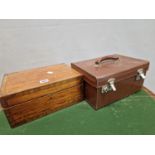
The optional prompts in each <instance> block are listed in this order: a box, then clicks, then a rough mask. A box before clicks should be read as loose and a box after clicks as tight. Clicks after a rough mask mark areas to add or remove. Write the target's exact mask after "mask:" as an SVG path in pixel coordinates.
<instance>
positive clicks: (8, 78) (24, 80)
mask: <svg viewBox="0 0 155 155" xmlns="http://www.w3.org/2000/svg"><path fill="white" fill-rule="evenodd" d="M78 76H81V74H80V73H78V72H77V71H75V70H74V69H72V68H71V67H70V66H69V65H66V64H58V65H52V66H46V67H40V68H34V69H30V70H25V71H20V72H14V73H10V74H6V75H4V78H3V81H2V85H1V89H0V93H1V94H0V97H6V96H9V95H13V94H17V93H20V92H23V91H28V90H33V89H37V88H39V87H42V86H46V85H49V84H50V85H51V84H54V83H57V82H59V81H63V80H67V79H72V78H75V77H78Z"/></svg>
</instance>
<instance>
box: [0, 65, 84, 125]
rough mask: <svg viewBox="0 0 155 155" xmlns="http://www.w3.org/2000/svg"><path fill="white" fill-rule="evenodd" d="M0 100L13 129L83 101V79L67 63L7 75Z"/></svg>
mask: <svg viewBox="0 0 155 155" xmlns="http://www.w3.org/2000/svg"><path fill="white" fill-rule="evenodd" d="M0 95H1V96H0V101H1V104H2V107H3V109H4V112H5V114H6V116H7V118H8V121H9V122H10V125H11V127H16V126H18V125H21V124H23V123H26V122H29V121H31V120H34V119H36V118H39V117H41V116H44V115H47V114H49V113H51V112H54V111H57V110H59V109H62V108H65V107H68V106H71V105H72V104H75V103H77V102H80V101H82V100H83V78H82V75H81V74H80V73H79V72H77V71H76V70H74V69H72V68H71V67H70V66H68V65H66V64H59V65H53V66H47V67H41V68H36V69H30V70H25V71H21V72H15V73H10V74H6V75H5V76H4V78H3V81H2V86H1V92H0Z"/></svg>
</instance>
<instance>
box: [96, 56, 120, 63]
mask: <svg viewBox="0 0 155 155" xmlns="http://www.w3.org/2000/svg"><path fill="white" fill-rule="evenodd" d="M118 59H119V57H118V56H114V55H108V56H105V57H102V58H101V59H99V60H96V61H95V65H100V64H102V63H104V62H107V61H108V62H109V61H116V60H118Z"/></svg>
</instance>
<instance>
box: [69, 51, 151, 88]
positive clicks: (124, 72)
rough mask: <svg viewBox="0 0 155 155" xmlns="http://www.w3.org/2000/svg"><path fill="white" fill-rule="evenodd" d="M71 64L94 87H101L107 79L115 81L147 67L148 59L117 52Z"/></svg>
mask: <svg viewBox="0 0 155 155" xmlns="http://www.w3.org/2000/svg"><path fill="white" fill-rule="evenodd" d="M71 66H72V67H73V68H74V69H76V70H78V71H79V72H81V73H82V74H84V78H85V80H86V81H87V82H89V83H90V84H91V85H93V86H94V87H101V86H102V85H103V84H105V83H107V81H108V79H110V78H115V82H117V81H120V80H122V79H124V78H129V77H130V76H134V75H136V74H137V70H138V69H140V68H143V69H144V70H147V69H148V66H149V61H146V60H141V59H136V58H132V57H127V56H122V55H118V54H113V55H108V56H105V57H99V58H96V59H90V60H85V61H79V62H75V63H71Z"/></svg>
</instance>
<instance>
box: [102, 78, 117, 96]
mask: <svg viewBox="0 0 155 155" xmlns="http://www.w3.org/2000/svg"><path fill="white" fill-rule="evenodd" d="M109 91H116V87H115V79H114V78H111V79H109V80H108V83H107V84H106V85H104V86H102V89H101V93H107V92H109Z"/></svg>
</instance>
